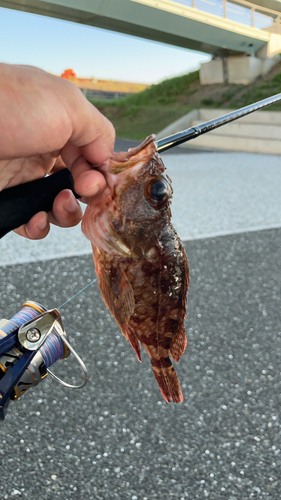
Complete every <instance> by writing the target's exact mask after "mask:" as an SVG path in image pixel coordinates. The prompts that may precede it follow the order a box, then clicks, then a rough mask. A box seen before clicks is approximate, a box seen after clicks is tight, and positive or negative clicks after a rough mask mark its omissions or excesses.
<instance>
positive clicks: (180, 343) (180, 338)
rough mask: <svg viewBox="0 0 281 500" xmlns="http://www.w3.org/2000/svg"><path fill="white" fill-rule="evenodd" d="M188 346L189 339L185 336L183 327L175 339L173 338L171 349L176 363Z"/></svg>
mask: <svg viewBox="0 0 281 500" xmlns="http://www.w3.org/2000/svg"><path fill="white" fill-rule="evenodd" d="M186 346H187V338H186V335H185V331H184V327H183V325H181V327H180V328H179V330H178V332H177V333H176V335H175V337H174V338H173V342H172V345H171V348H170V354H171V356H172V357H173V359H174V360H175V361H178V360H179V359H180V357H181V355H182V354H183V353H184V351H185V348H186Z"/></svg>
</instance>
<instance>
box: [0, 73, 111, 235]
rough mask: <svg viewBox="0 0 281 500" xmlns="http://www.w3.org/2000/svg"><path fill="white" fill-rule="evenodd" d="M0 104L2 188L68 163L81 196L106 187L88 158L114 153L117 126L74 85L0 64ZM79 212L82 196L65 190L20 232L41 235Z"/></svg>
mask: <svg viewBox="0 0 281 500" xmlns="http://www.w3.org/2000/svg"><path fill="white" fill-rule="evenodd" d="M0 109H1V115H0V190H2V189H5V188H8V187H12V186H15V185H18V184H22V183H25V182H29V181H32V180H35V179H38V178H40V177H44V176H45V175H46V174H47V173H48V174H52V173H54V172H55V171H57V170H58V169H60V168H64V167H65V166H66V167H67V168H69V170H70V171H71V172H72V175H73V178H74V186H75V191H76V192H77V193H78V194H79V195H81V200H82V201H84V202H87V200H88V199H89V198H90V197H93V196H95V195H99V194H100V193H101V192H102V191H103V190H104V188H105V185H106V183H105V179H104V177H103V175H102V174H101V173H100V172H97V171H96V170H94V169H93V168H92V167H91V165H90V164H99V163H102V162H103V161H105V160H107V159H108V158H109V157H110V156H111V155H112V153H113V146H114V138H115V134H114V128H113V126H112V124H111V123H110V122H109V121H108V120H107V119H106V118H105V117H104V116H103V115H102V114H101V113H100V112H99V111H98V110H97V109H96V108H95V107H94V106H93V105H92V104H90V103H89V102H88V101H87V99H86V98H85V97H84V96H83V94H82V92H81V91H80V90H79V89H78V88H77V87H76V86H75V85H73V84H72V83H71V82H68V81H66V80H63V79H60V78H57V77H55V76H52V75H50V74H48V73H45V72H44V71H41V70H39V69H37V68H33V67H29V66H10V65H6V64H0ZM81 218H82V210H81V207H80V205H79V203H78V201H77V200H76V198H75V197H74V195H73V193H72V192H71V191H70V190H64V191H61V192H60V193H59V194H58V195H57V197H56V198H55V201H54V204H53V209H52V211H51V212H49V213H48V214H46V213H45V212H40V213H38V214H36V215H35V216H34V217H32V219H31V220H30V221H29V222H28V223H27V224H25V225H24V226H21V227H20V228H18V229H17V230H16V232H17V233H18V234H21V235H22V236H25V237H27V238H31V239H40V238H44V237H45V236H46V235H47V234H48V232H49V228H50V222H51V223H53V224H56V225H59V226H61V227H69V226H73V225H76V224H78V223H79V222H80V220H81Z"/></svg>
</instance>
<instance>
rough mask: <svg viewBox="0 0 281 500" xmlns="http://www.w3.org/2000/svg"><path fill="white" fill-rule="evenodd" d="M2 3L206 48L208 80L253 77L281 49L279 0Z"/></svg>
mask: <svg viewBox="0 0 281 500" xmlns="http://www.w3.org/2000/svg"><path fill="white" fill-rule="evenodd" d="M0 7H5V8H9V9H16V10H21V11H25V12H30V13H35V14H40V15H45V16H49V17H55V18H60V19H65V20H68V21H72V22H77V23H80V24H85V25H88V26H95V27H99V28H104V29H108V30H112V31H116V32H120V33H126V34H128V35H133V36H138V37H141V38H146V39H150V40H154V41H158V42H162V43H167V44H171V45H175V46H178V47H183V48H186V49H192V50H197V51H201V52H207V53H209V54H211V55H212V58H213V60H212V61H210V62H209V63H205V64H203V65H202V66H201V70H200V78H201V82H202V83H203V84H204V83H221V82H224V81H229V82H230V83H245V84H246V83H249V82H250V81H251V80H253V79H254V78H256V76H258V75H259V74H265V73H266V72H267V71H268V70H269V69H270V68H271V67H272V65H273V64H274V63H275V62H276V61H277V60H279V57H280V56H279V53H280V52H281V23H280V15H281V1H280V0H255V3H250V2H248V1H246V0H232V1H228V0H47V1H42V0H0Z"/></svg>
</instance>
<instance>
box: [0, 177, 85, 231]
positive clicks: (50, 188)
mask: <svg viewBox="0 0 281 500" xmlns="http://www.w3.org/2000/svg"><path fill="white" fill-rule="evenodd" d="M63 189H71V191H73V192H74V182H73V177H72V175H71V172H70V171H69V170H68V169H67V168H64V169H63V170H60V171H59V172H57V173H56V174H53V175H50V176H48V177H44V178H43V179H38V180H36V181H31V182H28V183H26V184H20V185H19V186H15V187H12V188H8V189H4V190H3V191H1V192H0V238H2V237H3V236H5V234H7V233H8V232H9V231H12V230H13V229H16V228H18V227H20V226H21V225H22V224H26V223H27V222H28V221H29V220H30V219H31V217H33V215H35V214H37V212H41V211H44V212H49V211H50V210H51V209H52V206H53V202H54V199H55V197H56V196H57V194H58V193H59V192H60V191H62V190H63ZM74 195H75V196H76V198H79V196H78V195H77V194H76V193H75V192H74Z"/></svg>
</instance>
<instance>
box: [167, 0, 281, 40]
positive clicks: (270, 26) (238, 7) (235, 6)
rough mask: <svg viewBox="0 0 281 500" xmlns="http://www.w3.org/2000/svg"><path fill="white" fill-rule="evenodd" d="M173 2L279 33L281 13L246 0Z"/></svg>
mask: <svg viewBox="0 0 281 500" xmlns="http://www.w3.org/2000/svg"><path fill="white" fill-rule="evenodd" d="M173 1H174V2H175V3H179V4H181V5H186V6H187V7H194V8H196V9H199V10H202V11H204V12H209V13H210V14H213V15H215V16H218V17H223V18H225V19H229V20H231V21H235V22H237V23H240V24H244V25H246V26H250V27H253V28H258V29H263V30H266V31H271V32H273V33H280V34H281V23H280V15H281V13H280V12H278V11H275V10H271V9H268V8H266V7H260V6H258V5H256V4H253V3H251V2H247V1H246V0H235V3H233V2H229V1H228V0H173Z"/></svg>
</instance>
